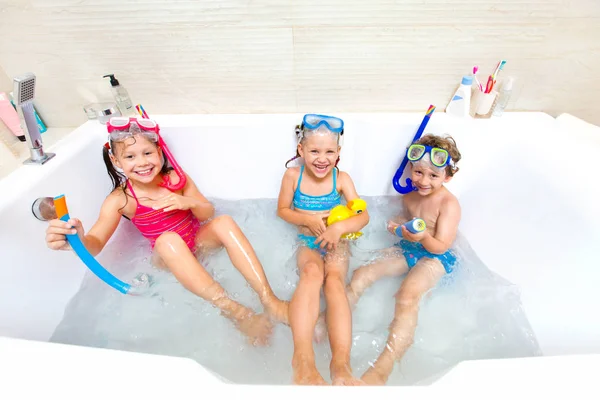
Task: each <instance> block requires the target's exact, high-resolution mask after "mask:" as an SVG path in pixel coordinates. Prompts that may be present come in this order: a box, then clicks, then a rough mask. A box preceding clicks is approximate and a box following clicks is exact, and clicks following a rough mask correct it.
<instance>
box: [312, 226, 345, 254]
mask: <svg viewBox="0 0 600 400" xmlns="http://www.w3.org/2000/svg"><path fill="white" fill-rule="evenodd" d="M337 226H339V225H337ZM337 226H336V225H335V224H334V225H331V226H328V227H327V229H325V232H323V233H322V234H321V235H319V236H318V237H317V238H316V239H315V244H318V245H319V247H321V248H322V249H326V250H329V251H331V250H335V248H336V247H337V245H338V243H339V241H340V237H341V236H342V232H340V230H339V229H338V228H337Z"/></svg>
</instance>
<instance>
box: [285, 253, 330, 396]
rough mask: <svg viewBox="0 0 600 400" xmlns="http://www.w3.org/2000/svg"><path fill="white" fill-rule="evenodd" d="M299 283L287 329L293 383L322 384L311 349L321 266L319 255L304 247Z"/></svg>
mask: <svg viewBox="0 0 600 400" xmlns="http://www.w3.org/2000/svg"><path fill="white" fill-rule="evenodd" d="M298 269H299V271H300V280H299V282H298V286H297V287H296V290H295V291H294V294H293V296H292V300H291V302H290V326H291V328H292V338H293V340H294V356H293V358H292V368H293V369H294V383H295V384H299V385H325V384H327V382H325V380H324V379H323V377H322V376H321V374H320V373H319V371H318V370H317V366H316V365H315V353H314V350H313V346H312V340H313V333H314V329H315V323H316V322H317V318H318V316H319V303H320V301H319V300H320V297H321V286H323V277H324V263H323V259H322V258H321V255H320V254H319V253H318V252H317V251H315V250H311V249H309V248H307V247H300V249H299V250H298Z"/></svg>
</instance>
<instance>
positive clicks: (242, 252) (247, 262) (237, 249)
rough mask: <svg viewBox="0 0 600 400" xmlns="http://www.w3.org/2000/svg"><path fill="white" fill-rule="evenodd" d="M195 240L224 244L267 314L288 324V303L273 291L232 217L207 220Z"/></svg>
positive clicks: (214, 245)
mask: <svg viewBox="0 0 600 400" xmlns="http://www.w3.org/2000/svg"><path fill="white" fill-rule="evenodd" d="M197 242H198V243H199V245H200V246H201V247H203V248H211V247H220V246H224V247H225V249H226V250H227V254H228V255H229V258H230V259H231V262H232V263H233V265H234V266H235V267H236V268H237V270H238V271H240V273H241V274H242V275H243V276H244V278H246V281H248V283H249V284H250V286H251V287H252V289H254V291H255V292H256V293H257V294H258V297H259V299H260V302H261V303H262V304H263V306H264V307H265V311H266V312H267V314H269V316H270V317H271V318H273V319H274V320H276V321H279V322H283V323H285V324H287V323H288V302H286V301H282V300H280V299H279V298H277V296H275V294H274V293H273V290H272V289H271V286H270V285H269V281H268V280H267V277H266V276H265V271H264V270H263V267H262V265H261V263H260V261H259V260H258V257H257V256H256V253H255V252H254V249H253V248H252V245H250V242H249V241H248V239H247V238H246V235H244V233H243V232H242V230H241V229H240V227H239V226H238V225H237V223H236V222H235V221H234V220H233V218H231V217H230V216H228V215H221V216H219V217H216V218H215V219H213V220H212V221H210V222H208V223H207V224H206V225H205V226H203V227H202V228H201V229H200V231H199V232H198V237H197Z"/></svg>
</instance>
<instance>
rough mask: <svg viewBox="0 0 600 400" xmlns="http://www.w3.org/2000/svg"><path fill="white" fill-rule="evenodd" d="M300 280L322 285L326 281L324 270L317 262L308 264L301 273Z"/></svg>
mask: <svg viewBox="0 0 600 400" xmlns="http://www.w3.org/2000/svg"><path fill="white" fill-rule="evenodd" d="M300 279H302V280H306V281H309V282H312V283H318V284H319V285H322V284H323V279H324V274H323V269H322V268H321V267H319V265H318V264H317V263H315V262H307V263H306V264H305V265H304V267H303V268H302V271H301V272H300Z"/></svg>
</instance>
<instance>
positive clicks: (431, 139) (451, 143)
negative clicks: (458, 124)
mask: <svg viewBox="0 0 600 400" xmlns="http://www.w3.org/2000/svg"><path fill="white" fill-rule="evenodd" d="M415 144H422V145H424V146H431V147H438V148H440V149H444V150H446V151H447V152H448V154H449V155H450V157H452V164H451V165H446V175H448V176H454V174H455V173H457V172H458V169H459V168H458V167H457V166H456V164H457V163H458V161H460V159H461V155H460V151H458V147H457V146H456V141H455V140H454V138H452V137H451V136H449V135H446V136H444V137H442V136H436V135H433V134H430V133H428V134H426V135H424V136H422V137H421V138H420V139H419V140H417V141H416V142H415Z"/></svg>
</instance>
